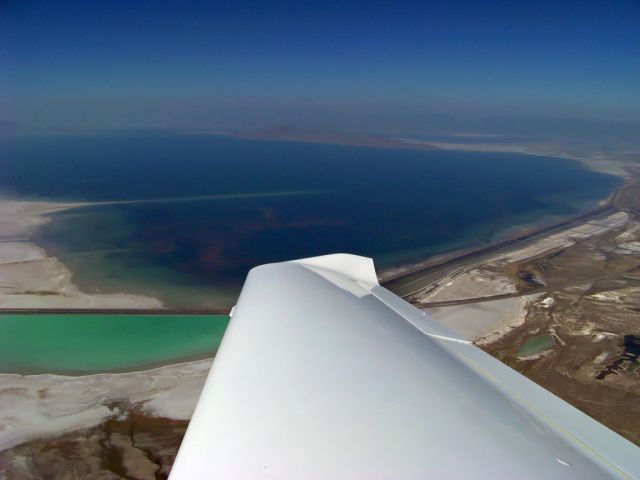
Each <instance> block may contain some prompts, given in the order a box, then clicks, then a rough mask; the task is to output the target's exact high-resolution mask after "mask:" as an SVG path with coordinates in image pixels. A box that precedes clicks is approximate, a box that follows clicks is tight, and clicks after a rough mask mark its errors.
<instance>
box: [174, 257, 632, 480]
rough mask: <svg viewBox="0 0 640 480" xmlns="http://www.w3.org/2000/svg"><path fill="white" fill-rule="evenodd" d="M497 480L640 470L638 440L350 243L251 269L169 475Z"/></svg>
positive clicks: (176, 478)
mask: <svg viewBox="0 0 640 480" xmlns="http://www.w3.org/2000/svg"><path fill="white" fill-rule="evenodd" d="M491 477H493V478H520V479H525V478H547V479H549V478H576V479H577V478H580V479H584V478H640V449H638V447H636V446H635V445H633V444H632V443H630V442H628V441H627V440H625V439H623V438H622V437H620V436H619V435H617V434H616V433H614V432H613V431H611V430H609V429H607V428H606V427H604V426H603V425H601V424H600V423H598V422H596V421H595V420H593V419H591V418H590V417H588V416H587V415H585V414H583V413H582V412H580V411H579V410H577V409H575V408H573V407H572V406H570V405H569V404H567V403H566V402H564V401H562V400H561V399H559V398H558V397H556V396H554V395H553V394H551V393H550V392H548V391H546V390H544V389H543V388H541V387H539V386H537V385H536V384H534V383H533V382H531V381H530V380H528V379H526V378H525V377H523V376H522V375H520V374H519V373H517V372H515V371H514V370H512V369H510V368H509V367H507V366H505V365H503V364H502V363H500V362H499V361H497V360H495V359H494V358H492V357H491V356H489V355H487V354H486V353H484V352H483V351H481V350H480V349H478V348H477V347H475V346H474V345H473V344H470V343H469V342H467V341H466V340H464V339H463V338H460V337H459V336H457V335H456V334H454V333H452V332H450V331H448V330H447V329H446V328H444V327H443V326H441V325H439V324H438V323H437V322H435V321H433V320H431V319H430V318H429V317H427V316H425V315H424V314H423V313H422V312H421V311H420V310H418V309H416V308H414V307H412V306H411V305H409V304H408V303H406V302H404V301H403V300H401V299H400V298H398V297H396V296H395V295H393V294H392V293H391V292H389V291H387V290H385V289H384V288H382V287H380V286H379V285H378V282H377V280H376V275H375V270H374V267H373V262H372V261H371V259H368V258H363V257H358V256H354V255H345V254H337V255H328V256H324V257H315V258H311V259H305V260H298V261H293V262H284V263H277V264H270V265H264V266H261V267H257V268H255V269H253V270H252V271H251V272H250V273H249V275H248V277H247V280H246V282H245V285H244V288H243V290H242V294H241V295H240V298H239V300H238V304H237V306H236V308H235V311H234V315H233V318H232V320H231V322H230V324H229V327H228V330H227V332H226V334H225V337H224V339H223V342H222V345H221V347H220V349H219V351H218V354H217V357H216V359H215V361H214V363H213V367H212V369H211V372H210V374H209V377H208V379H207V382H206V384H205V387H204V389H203V392H202V395H201V397H200V400H199V402H198V405H197V407H196V410H195V412H194V415H193V418H192V420H191V423H190V425H189V428H188V430H187V434H186V436H185V439H184V441H183V443H182V446H181V448H180V451H179V453H178V457H177V459H176V462H175V465H174V467H173V470H172V472H171V478H172V479H173V480H184V479H194V478H199V479H207V478H211V479H213V478H224V479H234V478H238V479H260V478H276V479H300V478H304V479H316V478H317V479H327V478H331V479H355V478H363V479H364V478H366V479H412V478H416V479H418V478H420V479H424V478H447V479H454V478H491Z"/></svg>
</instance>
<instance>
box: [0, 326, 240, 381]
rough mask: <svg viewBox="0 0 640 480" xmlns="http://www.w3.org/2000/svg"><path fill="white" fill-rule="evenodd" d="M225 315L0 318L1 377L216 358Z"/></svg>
mask: <svg viewBox="0 0 640 480" xmlns="http://www.w3.org/2000/svg"><path fill="white" fill-rule="evenodd" d="M228 322H229V318H228V316H226V315H169V314H163V315H139V314H135V315H97V314H96V315H84V314H34V315H31V314H25V315H22V314H20V315H14V314H0V373H23V374H33V373H52V372H55V373H68V374H86V373H93V372H106V371H118V370H130V369H136V368H145V367H151V366H154V365H159V364H164V363H174V362H178V361H181V360H189V359H194V358H203V357H208V356H212V355H214V354H215V352H216V350H217V349H218V346H219V345H220V341H221V340H222V335H223V334H224V331H225V329H226V327H227V324H228Z"/></svg>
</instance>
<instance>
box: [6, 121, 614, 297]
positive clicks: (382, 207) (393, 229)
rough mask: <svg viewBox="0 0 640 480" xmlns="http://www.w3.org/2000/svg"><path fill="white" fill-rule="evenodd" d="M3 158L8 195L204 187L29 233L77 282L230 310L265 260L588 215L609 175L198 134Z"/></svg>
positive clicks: (94, 210)
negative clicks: (247, 279) (251, 272)
mask: <svg viewBox="0 0 640 480" xmlns="http://www.w3.org/2000/svg"><path fill="white" fill-rule="evenodd" d="M0 151H1V158H0V162H1V163H0V168H1V170H0V188H1V189H2V190H3V191H4V192H7V193H9V194H18V195H23V196H40V197H44V198H51V199H68V200H91V201H105V200H132V199H159V198H165V199H171V198H180V197H192V196H210V195H215V196H216V198H210V199H196V200H189V201H179V202H171V201H167V202H164V201H161V202H151V203H137V204H136V203H127V204H120V205H99V206H93V207H87V208H82V209H74V210H69V211H66V212H62V213H60V214H57V215H55V219H54V221H52V222H50V223H49V224H47V225H46V226H44V227H43V228H42V229H41V230H40V231H39V233H38V234H37V237H36V241H37V242H38V243H40V244H42V245H44V246H45V247H46V248H47V249H48V251H49V252H50V253H51V254H53V255H56V256H58V257H60V258H61V259H62V260H63V261H64V262H65V263H66V264H68V265H69V266H70V268H71V269H72V270H73V271H74V272H75V281H76V282H77V283H78V284H80V285H81V286H82V287H83V288H85V289H87V290H101V291H125V290H128V291H133V292H138V293H147V294H152V295H156V296H160V297H162V298H163V299H164V300H165V301H166V302H167V303H169V304H172V305H175V306H216V305H229V304H233V301H234V298H235V296H236V295H237V293H238V291H239V288H240V287H241V285H242V281H243V280H244V276H245V275H246V272H247V270H248V269H249V268H251V267H252V266H254V265H258V264H261V263H266V262H273V261H279V260H285V259H292V258H299V257H306V256H312V255H321V254H326V253H332V252H350V253H356V254H361V255H367V256H372V257H373V258H374V259H375V260H376V263H377V264H378V265H379V266H387V265H391V264H394V263H398V262H402V261H406V260H409V259H414V258H417V257H420V256H424V255H428V254H433V253H437V252H442V251H444V250H448V249H452V248H457V247H461V246H469V245H473V244H480V243H484V242H489V241H491V240H492V239H494V238H495V236H496V235H498V234H500V233H501V232H504V230H505V229H507V228H510V227H513V226H514V225H523V224H528V223H535V222H540V221H544V220H548V219H551V218H553V217H554V216H559V215H568V214H572V213H576V212H577V211H579V210H581V209H586V208H589V207H590V206H593V205H594V204H595V203H596V202H597V201H598V200H601V199H603V198H604V197H606V196H607V195H608V194H609V193H610V191H611V190H612V189H613V188H614V187H615V185H617V183H618V179H616V178H615V177H611V176H607V175H603V174H600V173H595V172H592V171H589V170H587V169H585V168H584V167H583V166H582V165H581V164H580V163H578V162H575V161H570V160H562V159H558V158H544V157H533V156H526V155H518V154H507V153H475V152H474V153H468V152H450V151H446V152H445V151H420V150H386V149H372V148H359V147H342V146H329V145H315V144H304V143H287V142H264V141H260V142H258V141H245V140H236V139H230V138H224V137H216V136H205V135H177V134H163V135H160V134H154V135H125V134H121V135H101V136H85V137H46V138H45V137H41V138H33V137H30V138H20V139H12V140H3V141H2V142H1V146H0ZM274 194H275V195H274Z"/></svg>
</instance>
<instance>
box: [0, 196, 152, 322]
mask: <svg viewBox="0 0 640 480" xmlns="http://www.w3.org/2000/svg"><path fill="white" fill-rule="evenodd" d="M90 205H92V204H91V203H89V202H53V201H48V202H46V201H34V200H22V199H15V198H7V197H3V198H0V216H1V218H2V220H1V221H0V227H1V228H0V278H2V279H4V281H3V284H2V285H0V313H2V312H3V311H6V312H10V311H16V310H25V311H27V310H30V311H34V310H37V309H39V308H45V309H65V308H67V309H74V308H75V309H92V308H97V309H110V308H116V309H117V308H120V309H139V308H140V309H163V307H164V305H163V304H162V302H161V301H160V300H158V299H156V298H153V297H148V296H144V295H137V294H130V293H126V292H122V293H110V294H104V293H92V294H89V293H86V292H83V291H82V289H81V288H80V287H79V286H78V285H76V284H75V283H73V272H72V271H71V270H69V268H68V267H67V266H66V265H65V264H63V263H62V262H61V261H60V260H59V259H58V258H56V257H52V256H49V255H47V252H46V251H45V249H43V248H42V247H40V246H38V245H37V244H35V243H34V242H33V241H32V239H31V237H32V236H33V234H34V232H35V231H36V229H38V228H40V227H41V226H42V225H44V224H46V223H48V222H49V221H50V220H51V219H50V217H49V215H50V214H52V213H55V212H60V211H64V210H69V209H73V208H80V207H86V206H90Z"/></svg>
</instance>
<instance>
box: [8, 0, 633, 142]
mask: <svg viewBox="0 0 640 480" xmlns="http://www.w3.org/2000/svg"><path fill="white" fill-rule="evenodd" d="M0 32H1V33H0V108H1V109H2V112H4V113H0V116H2V117H3V118H2V119H3V120H11V121H15V122H17V123H18V124H19V125H21V126H23V127H25V128H36V129H43V130H47V129H61V130H65V129H69V130H74V129H86V128H90V129H102V128H129V127H169V128H174V127H178V128H212V129H235V128H259V127H266V126H270V125H274V124H300V125H301V126H305V127H323V128H326V127H328V126H332V127H339V128H359V127H360V128H363V129H372V130H375V129H388V128H390V127H391V125H397V126H400V128H407V129H411V128H419V127H420V122H421V121H422V119H424V118H425V116H428V115H432V114H444V115H453V116H459V117H473V116H493V115H521V116H554V117H576V118H587V119H607V120H622V121H640V2H638V1H632V0H609V1H589V0H576V1H573V0H562V1H557V0H556V1H544V0H540V1H537V2H524V1H510V2H502V1H493V2H483V1H475V2H466V1H458V2H455V1H421V2H397V1H396V2H374V1H369V2H355V1H348V0H344V1H341V2H326V1H323V2H310V1H309V2H268V1H260V2H188V1H182V2H178V1H176V2H170V1H165V2H162V1H149V2H145V1H115V0H114V1H107V2H105V1H102V2H99V1H80V0H79V1H76V2H64V1H43V2H40V1H29V0H23V1H18V0H14V1H5V2H3V3H2V5H1V6H0Z"/></svg>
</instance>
